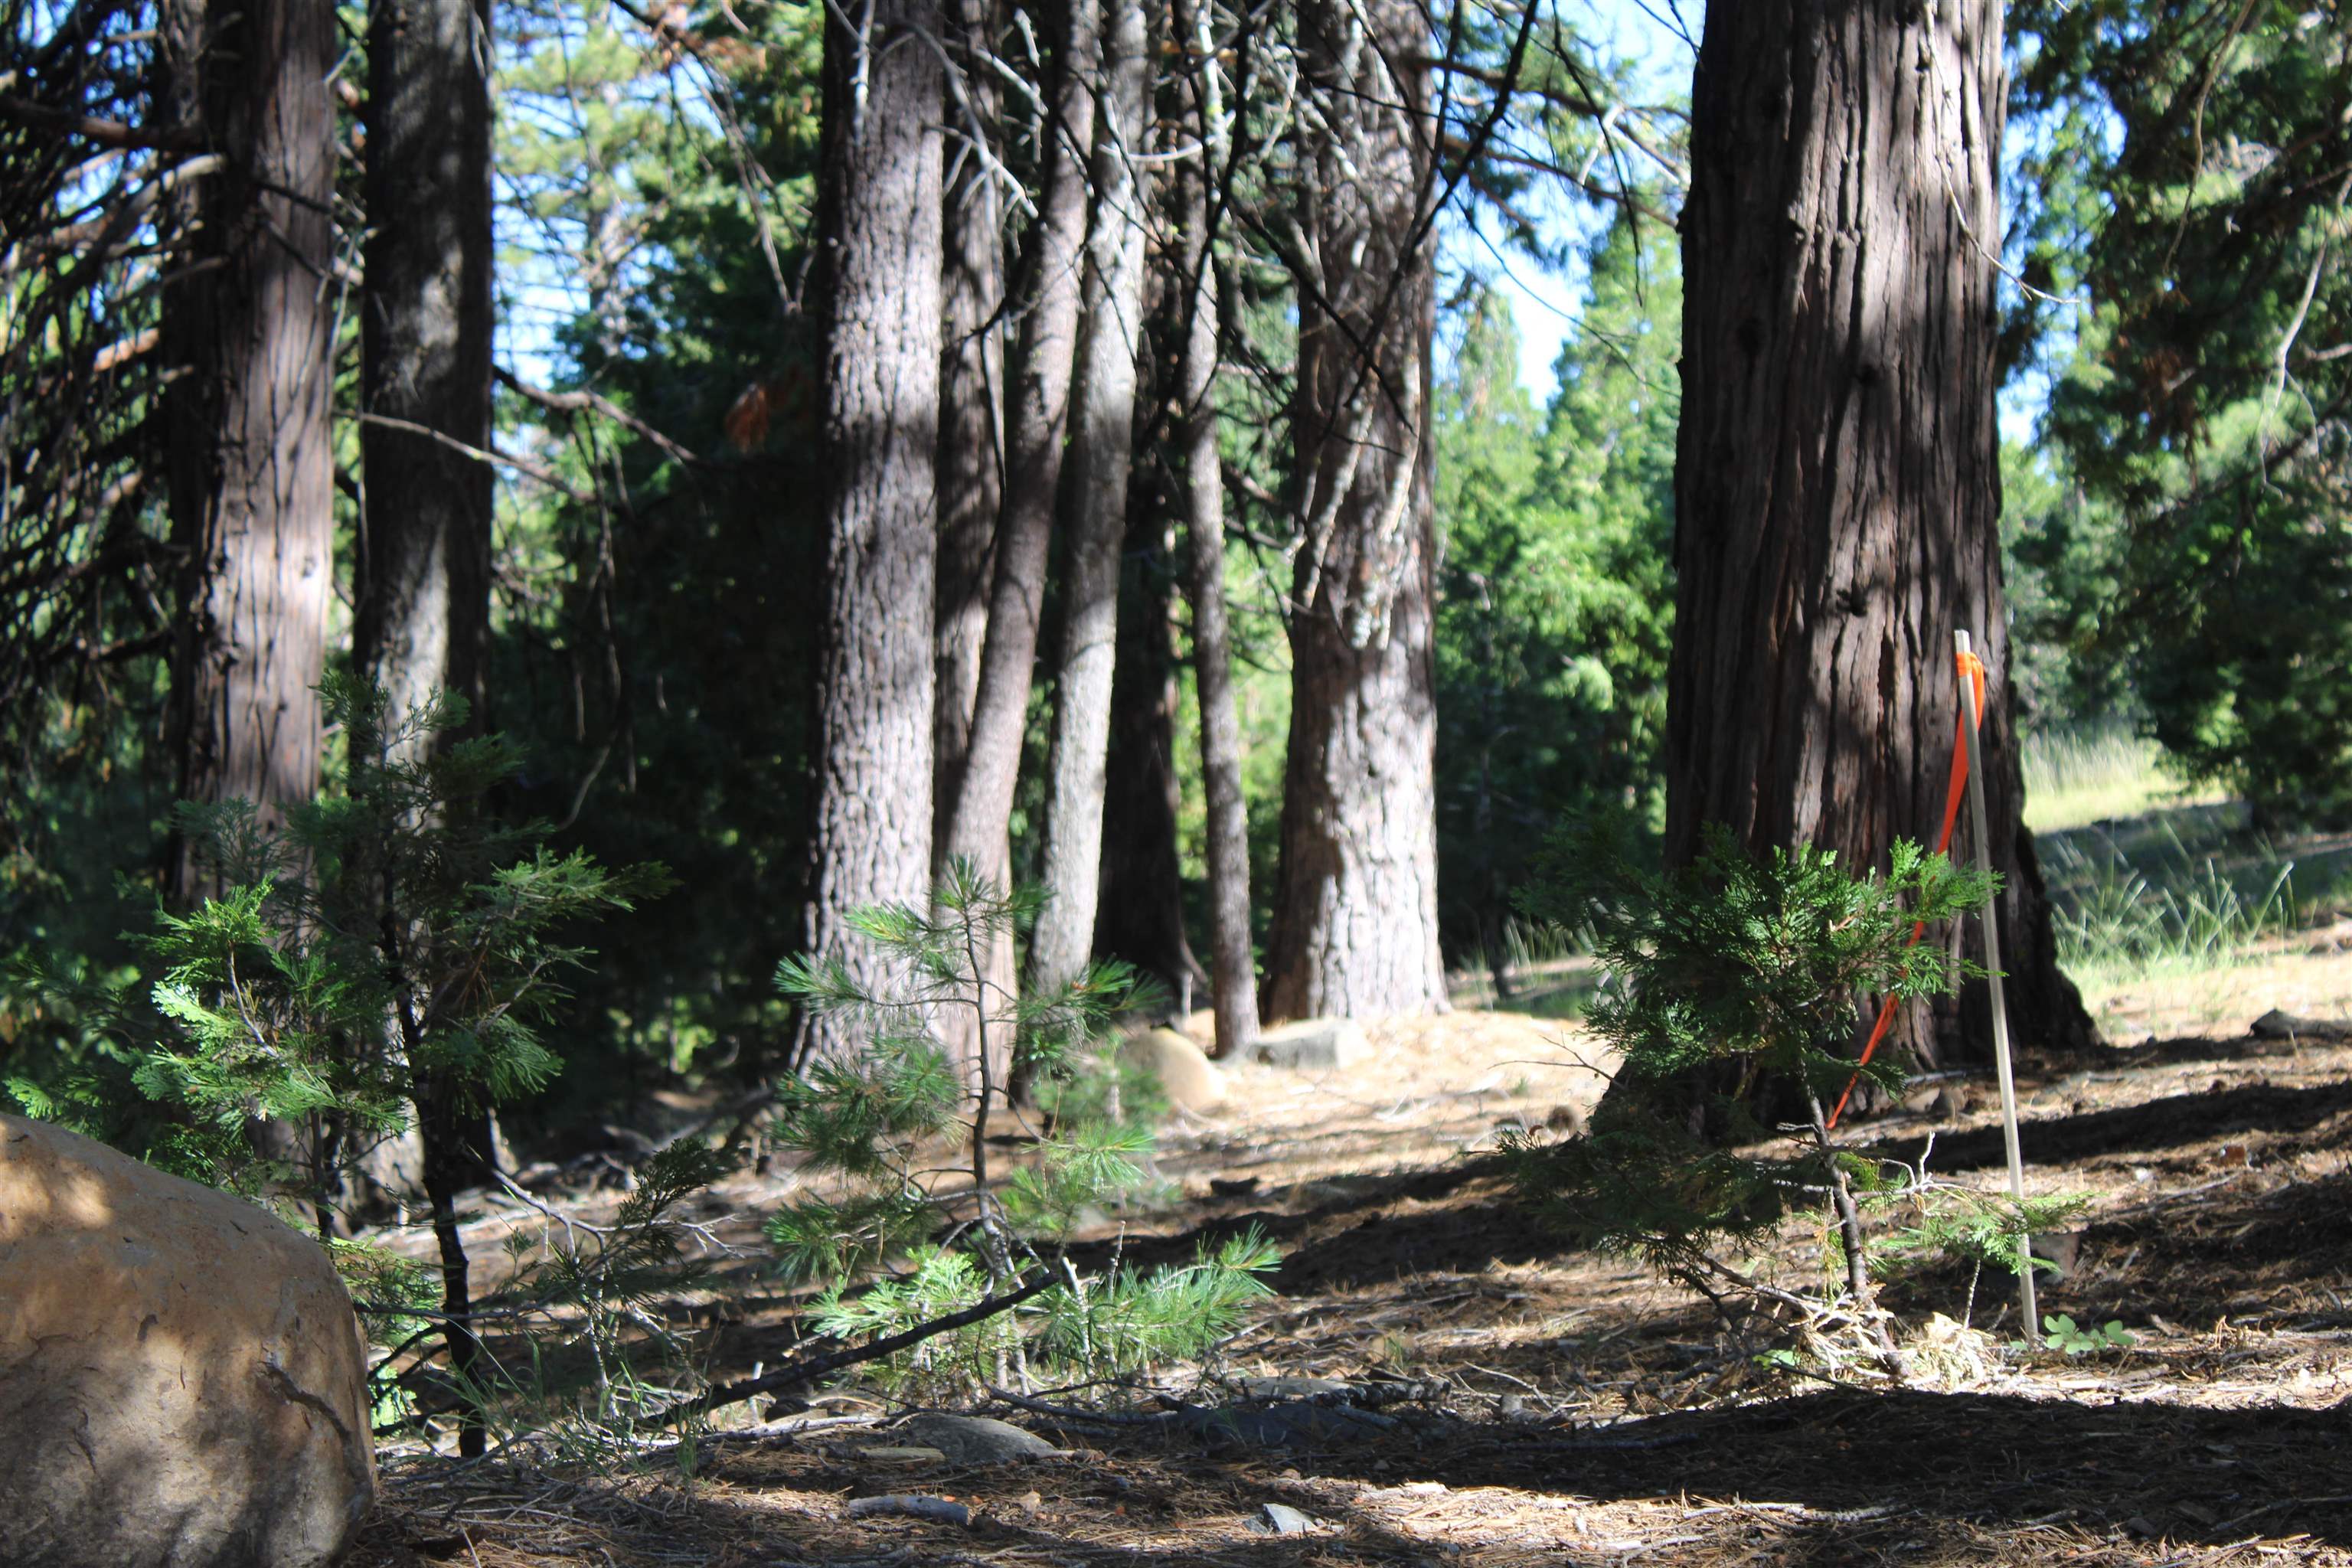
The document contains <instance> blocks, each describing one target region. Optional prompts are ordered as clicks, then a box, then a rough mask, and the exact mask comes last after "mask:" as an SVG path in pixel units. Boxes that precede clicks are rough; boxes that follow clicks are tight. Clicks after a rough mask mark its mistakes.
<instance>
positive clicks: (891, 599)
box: [797, 0, 942, 1063]
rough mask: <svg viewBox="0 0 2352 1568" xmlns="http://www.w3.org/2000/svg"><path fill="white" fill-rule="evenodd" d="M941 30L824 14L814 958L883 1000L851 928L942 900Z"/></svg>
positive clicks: (867, 8) (933, 21) (806, 1033)
mask: <svg viewBox="0 0 2352 1568" xmlns="http://www.w3.org/2000/svg"><path fill="white" fill-rule="evenodd" d="M941 25H942V17H941V14H940V5H939V4H938V3H937V0H869V3H868V4H866V5H857V4H854V3H853V4H850V5H843V6H839V7H835V6H827V7H826V25H825V30H824V153H823V161H822V170H821V174H820V181H821V184H820V192H819V198H818V202H819V208H818V244H819V258H818V266H819V268H820V269H821V270H820V274H819V280H820V288H821V294H820V298H821V299H822V300H824V310H825V317H824V320H825V323H826V327H825V423H824V447H825V464H826V472H827V475H828V477H829V479H830V482H831V486H832V489H831V494H830V496H829V497H828V501H827V510H828V518H827V529H826V547H825V609H824V616H825V622H824V654H823V656H822V658H821V660H820V663H819V677H818V679H819V681H820V689H819V693H818V698H817V737H816V751H815V757H816V767H817V790H816V811H815V830H814V834H813V835H812V836H811V853H812V865H811V869H810V876H809V884H808V885H809V889H810V896H809V907H808V914H807V921H806V932H805V943H804V945H805V949H806V951H808V952H812V953H814V954H817V955H820V956H822V957H825V958H838V959H840V960H841V961H842V962H843V963H845V965H846V967H847V968H848V970H849V972H850V973H851V974H852V975H853V976H855V977H856V979H858V980H859V981H860V982H861V983H863V984H866V985H869V986H872V987H875V988H877V989H882V988H887V986H888V985H889V984H890V983H891V975H890V974H889V973H888V971H887V968H886V966H885V963H884V960H883V958H882V956H881V955H880V954H879V952H877V950H876V949H875V948H874V947H873V945H872V944H871V943H870V942H868V941H867V940H866V939H865V938H864V937H862V936H860V935H859V934H858V933H857V932H856V931H855V930H854V929H853V928H852V927H851V926H850V924H849V917H850V914H851V912H852V911H853V910H856V909H858V908H859V907H860V906H863V905H868V904H875V903H881V902H885V901H891V902H902V903H911V904H915V905H917V906H920V905H922V904H923V903H924V902H926V901H927V900H928V899H929V895H930V873H931V724H932V696H933V693H934V691H935V689H936V681H935V671H934V664H933V659H934V657H935V649H934V648H933V646H932V637H931V616H932V594H933V590H934V574H935V571H936V567H937V562H938V545H939V540H938V533H937V523H938V510H937V506H936V504H935V501H936V489H935V481H934V474H933V464H934V462H935V461H936V459H937V456H938V447H939V425H940V134H939V114H940V91H941V89H942V83H941V79H940V59H939V56H938V55H937V54H936V53H934V52H933V46H934V45H935V44H936V42H937V40H938V39H939V38H940V36H941V32H940V29H941ZM863 1044H864V1041H863V1040H862V1039H861V1038H860V1037H859V1035H858V1032H857V1031H856V1029H855V1028H854V1027H851V1026H848V1025H847V1024H846V1023H845V1021H841V1020H835V1019H820V1018H814V1017H804V1018H803V1025H802V1033H801V1038H800V1042H799V1050H798V1053H797V1054H798V1058H799V1060H801V1061H802V1062H803V1063H804V1062H807V1061H809V1060H811V1059H813V1058H816V1057H819V1056H835V1055H842V1056H845V1055H851V1054H854V1053H856V1051H857V1050H859V1049H860V1048H861V1047H862V1046H863Z"/></svg>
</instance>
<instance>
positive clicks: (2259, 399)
mask: <svg viewBox="0 0 2352 1568" xmlns="http://www.w3.org/2000/svg"><path fill="white" fill-rule="evenodd" d="M2010 26H2011V37H2012V40H2013V44H2014V47H2015V51H2016V58H2017V68H2016V69H2015V70H2014V71H2013V73H2012V89H2011V91H2012V103H2011V126H2012V128H2013V131H2014V132H2015V134H2016V136H2017V138H2018V141H2019V143H2020V145H2021V151H2022V158H2021V168H2020V174H2021V178H2020V179H2019V180H2018V181H2017V182H2016V187H2017V188H2018V189H2020V190H2021V191H2022V192H2024V193H2027V195H2028V196H2029V201H2028V203H2027V205H2026V207H2025V210H2024V211H2023V212H2022V213H2021V222H2020V224H2019V226H2018V230H2017V233H2016V236H2015V237H2014V238H2013V240H2012V243H2011V250H2012V254H2013V255H2014V257H2015V258H2016V259H2017V262H2018V264H2019V272H2020V274H2021V276H2022V278H2023V279H2025V280H2026V281H2027V282H2028V283H2030V284H2032V285H2033V286H2034V288H2035V289H2038V290H2040V291H2041V292H2040V293H2024V292H2019V293H2018V294H2016V295H2015V296H2014V297H2013V300H2012V308H2011V321H2010V322H2009V325H2008V328H2007V329H2006V331H2005V333H2004V343H2005V353H2006V357H2007V359H2008V360H2009V362H2010V363H2011V364H2012V365H2019V366H2023V367H2027V368H2028V369H2029V370H2030V372H2031V373H2032V374H2034V375H2035V376H2037V377H2038V378H2040V379H2042V381H2043V382H2045V383H2046V384H2047V385H2048V387H2049V399H2048V405H2047V410H2046V413H2045V415H2044V416H2043V418H2042V426H2041V432H2040V435H2041V437H2042V445H2043V448H2044V450H2043V454H2042V458H2041V460H2040V461H2039V462H2038V463H2036V464H2035V465H2033V467H2034V468H2038V469H2039V470H2040V473H2041V477H2040V479H2039V480H2037V482H2036V483H2035V484H2034V485H2033V486H2032V488H2031V489H2029V491H2028V492H2027V493H2025V494H2023V495H2021V497H2020V498H2019V500H2021V501H2022V502H2023V505H2022V507H2021V509H2020V510H2019V515H2018V521H2017V522H2016V524H2015V525H2014V526H2012V527H2011V530H2010V533H2011V538H2012V540H2013V541H2014V545H2013V549H2014V552H2015V554H2016V555H2017V556H2018V557H2019V558H2020V559H2021V562H2022V563H2024V564H2025V565H2026V566H2027V568H2028V572H2027V577H2028V582H2027V584H2026V585H2027V586H2028V589H2029V592H2028V594H2027V595H2026V601H2027V602H2026V605H2025V610H2026V615H2025V616H2024V617H2023V618H2021V626H2020V631H2021V634H2023V636H2024V638H2025V640H2027V641H2029V642H2031V641H2048V642H2051V643H2053V644H2054V645H2055V646H2057V647H2061V648H2063V650H2064V651H2063V661H2061V662H2062V663H2063V672H2062V673H2063V679H2062V680H2061V681H2060V682H2059V683H2058V684H2060V685H2061V686H2063V687H2068V688H2071V689H2072V690H2071V691H2070V692H2067V693H2064V694H2062V697H2061V701H2060V703H2059V706H2060V707H2061V708H2062V709H2071V710H2073V711H2074V713H2076V714H2084V713H2092V714H2095V712H2096V711H2097V710H2095V708H2093V707H2092V704H2093V703H2094V702H2095V701H2096V700H2098V697H2099V694H2100V693H2101V692H2103V691H2105V692H2107V693H2114V692H2116V691H2118V690H2121V689H2125V688H2127V689H2128V690H2129V692H2130V694H2131V696H2132V698H2133V700H2134V701H2133V706H2134V707H2135V708H2136V709H2137V714H2138V716H2140V717H2142V718H2144V720H2145V722H2146V723H2147V727H2148V729H2149V731H2150V732H2151V733H2152V734H2153V735H2154V736H2155V737H2156V738H2157V739H2158V740H2159V741H2161V742H2163V743H2164V745H2165V747H2166V748H2167V750H2168V751H2169V752H2172V753H2173V754H2174V756H2176V757H2177V758H2179V760H2180V761H2181V763H2183V764H2184V765H2185V766H2186V767H2187V768H2188V769H2189V771H2190V773H2192V774H2193V775H2194V776H2196V777H2197V778H2199V779H2201V780H2210V781H2212V782H2214V783H2218V784H2224V785H2226V786H2228V787H2230V788H2231V789H2232V790H2235V791H2237V792H2239V793H2240V794H2242V795H2244V796H2245V798H2247V799H2248V800H2249V801H2250V802H2252V805H2253V806H2254V808H2255V811H2256V814H2257V816H2258V819H2259V820H2260V821H2262V822H2263V823H2264V824H2265V825H2266V826H2279V825H2284V824H2289V823H2294V822H2298V821H2303V820H2317V821H2321V822H2326V823H2336V822H2343V821H2347V820H2352V784H2347V779H2352V662H2347V660H2346V659H2345V658H2343V648H2344V635H2345V633H2344V617H2343V615H2342V612H2341V606H2342V605H2343V604H2344V603H2345V602H2346V600H2347V595H2352V521H2347V518H2352V466H2347V453H2352V425H2347V408H2352V356H2345V355H2342V354H2339V353H2335V352H2334V345H2337V344H2341V343H2342V342H2345V341H2346V340H2347V336H2352V268H2347V266H2346V265H2345V263H2344V257H2345V254H2346V248H2345V238H2346V236H2347V232H2352V229H2347V223H2348V222H2352V207H2347V186H2346V184H2344V180H2343V166H2344V163H2343V160H2344V138H2343V130H2342V121H2341V114H2342V108H2343V105H2344V103H2345V101H2346V95H2347V91H2352V45H2347V42H2346V40H2347V38H2352V16H2347V14H2346V11H2345V7H2344V5H2342V4H2341V3H2340V0H2324V3H2322V4H2319V5H2305V4H2303V3H2301V0H2297V3H2295V4H2292V5H2289V4H2284V3H2281V0H2260V3H2256V4H2249V5H2242V6H2232V7H2229V8H2226V9H2215V8H2212V7H2207V6H2197V5H2181V4H2177V3H2175V0H2092V3H2088V4H2076V3H2074V0H2032V3H2029V4H2022V5H2016V6H2012V7H2011V15H2010ZM2052 297H2059V298H2063V300H2067V301H2069V302H2070V303H2069V304H2068V305H2067V307H2066V308H2063V309H2062V308H2061V307H2060V306H2059V305H2057V304H2055V303H2053V298H2052ZM2017 468H2018V465H2015V464H2013V465H2012V472H2014V471H2016V469H2017Z"/></svg>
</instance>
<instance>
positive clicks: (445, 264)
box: [352, 0, 496, 727]
mask: <svg viewBox="0 0 2352 1568" xmlns="http://www.w3.org/2000/svg"><path fill="white" fill-rule="evenodd" d="M367 131H368V134H367V181H366V184H367V209H368V241H367V291H366V297H365V299H364V300H363V301H362V307H361V342H362V356H361V371H360V380H361V405H362V408H363V409H365V411H366V412H367V413H369V414H373V415H378V416H386V417H389V418H393V419H397V420H400V421H402V422H404V424H407V425H416V426H424V427H425V428H426V429H429V430H435V431H438V432H440V433H441V434H442V435H444V436H446V437H451V438H452V439H454V440H456V441H458V442H462V443H464V444H465V445H466V446H467V447H474V448H476V449H477V450H479V449H482V448H486V447H488V446H489V444H490V338H491V330H492V320H493V317H492V311H493V301H492V298H491V290H490V269H491V255H492V251H491V245H492V238H491V232H490V34H489V8H488V5H487V4H484V3H483V0H376V4H375V5H374V6H373V9H372V11H371V14H370V17H369V23H368V107H367ZM360 442H361V449H362V456H363V458H364V459H365V467H364V470H363V471H364V473H365V476H366V481H367V489H366V502H365V506H364V508H363V512H362V547H361V552H360V573H359V584H358V589H359V592H358V595H357V596H358V601H359V602H358V606H357V615H356V616H355V623H354V626H353V631H352V645H353V646H352V653H353V656H354V658H355V660H356V662H357V663H358V665H359V667H360V668H361V669H362V670H363V671H364V672H366V673H367V674H368V675H369V676H370V677H371V678H373V679H374V680H375V681H376V682H377V684H378V685H380V686H382V687H383V689H384V691H385V694H386V695H387V696H388V697H389V698H390V699H391V714H392V716H393V719H394V723H395V724H396V723H397V721H398V717H399V716H400V715H402V714H404V713H406V712H407V711H408V710H411V709H413V708H415V706H417V705H418V704H420V703H423V702H425V701H428V700H432V699H433V698H434V697H436V696H437V695H438V694H439V693H440V692H441V691H443V690H445V689H446V690H451V691H455V692H457V693H458V694H459V695H460V696H462V697H463V698H465V699H466V700H467V703H468V704H469V705H470V707H471V708H472V710H474V712H475V714H476V715H477V718H476V721H475V724H476V727H478V726H479V723H480V719H479V714H480V712H481V707H482V699H483V695H484V693H483V689H482V670H483V661H484V657H485V653H486V644H487V641H488V636H489V594H490V513H491V507H492V503H493V499H494V496H495V489H494V485H495V479H496V476H495V475H494V474H493V473H492V472H491V470H490V467H489V465H488V464H487V463H485V462H482V461H481V460H479V459H478V458H469V457H467V456H466V455H465V454H463V453H462V452H458V451H457V450H454V449H453V448H452V447H449V446H447V445H445V444H443V443H441V442H437V441H435V440H433V439H432V438H430V437H426V436H424V435H420V434H417V433H416V432H415V431H412V430H406V429H399V428H394V427H392V426H385V425H381V424H375V423H363V424H362V426H361V429H360Z"/></svg>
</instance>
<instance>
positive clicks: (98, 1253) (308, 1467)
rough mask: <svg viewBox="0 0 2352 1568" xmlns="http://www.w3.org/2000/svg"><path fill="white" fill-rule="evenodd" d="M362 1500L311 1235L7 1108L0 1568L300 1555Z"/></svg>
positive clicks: (296, 1567) (364, 1449)
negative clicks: (11, 1113) (3, 1567)
mask: <svg viewBox="0 0 2352 1568" xmlns="http://www.w3.org/2000/svg"><path fill="white" fill-rule="evenodd" d="M374 1496H375V1454H374V1448H373V1444H372V1442H371V1440H370V1437H369V1433H368V1398H367V1357H366V1351H365V1347H364V1346H363V1345H362V1342H361V1340H360V1334H359V1329H358V1325H357V1322H356V1321H355V1320H354V1318H353V1317H352V1303H351V1299H350V1298H349V1297H348V1296H346V1295H345V1294H344V1292H343V1287H342V1282H341V1280H340V1279H337V1278H336V1277H335V1271H334V1269H333V1268H332V1267H331V1265H330V1264H329V1262H328V1260H327V1256H326V1254H325V1253H324V1252H323V1251H321V1250H320V1247H319V1245H318V1243H316V1242H315V1241H312V1240H311V1239H310V1238H309V1237H304V1236H300V1235H298V1234H297V1233H295V1232H294V1231H292V1230H289V1229H288V1228H287V1227H286V1226H283V1225H281V1224H280V1223H278V1220H276V1219H274V1218H273V1217H271V1216H270V1215H268V1214H265V1213H263V1212H262V1211H261V1210H259V1209H257V1208H256V1207H254V1206H253V1205H251V1204H248V1203H246V1202H245V1201H243V1200H242V1199H239V1198H236V1197H233V1196H231V1195H230V1194H226V1193H221V1192H215V1191H214V1190H213V1189H212V1188H210V1187H202V1186H198V1185H196V1184H194V1183H193V1182H184V1181H182V1180H181V1179H180V1178H179V1177H177V1176H172V1175H166V1174H165V1173H163V1172H161V1171H158V1170H155V1169H154V1168H152V1166H148V1165H143V1164H141V1163H139V1162H138V1161H136V1160H133V1159H131V1158H130V1157H129V1156H128V1155H125V1154H121V1153H118V1152H115V1151H114V1150H112V1149H109V1148H107V1147H106V1146H105V1145H104V1144H102V1143H94V1142H90V1140H89V1139H87V1138H83V1137H80V1136H79V1135H77V1134H75V1133H71V1132H68V1131H63V1130H62V1129H59V1128H56V1127H52V1126H49V1125H47V1124H46V1123H43V1122H38V1121H24V1120H22V1119H21V1118H18V1117H14V1116H0V1563H5V1564H7V1565H8V1568H231V1565H234V1568H313V1565H316V1564H323V1563H329V1562H331V1561H332V1560H333V1559H334V1558H335V1557H336V1556H337V1555H338V1554H340V1553H341V1551H342V1550H343V1547H344V1546H345V1545H346V1544H347V1543H348V1542H350V1540H351V1536H352V1531H353V1530H354V1529H355V1528H356V1527H357V1526H358V1524H359V1521H360V1517H361V1516H362V1514H363V1513H365V1512H366V1511H367V1509H368V1506H369V1504H370V1503H371V1502H372V1501H373V1499H374Z"/></svg>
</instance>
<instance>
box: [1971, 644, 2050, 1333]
mask: <svg viewBox="0 0 2352 1568" xmlns="http://www.w3.org/2000/svg"><path fill="white" fill-rule="evenodd" d="M1952 641H1953V644H1954V646H1956V647H1958V649H1959V651H1960V652H1961V653H1963V654H1966V653H1967V652H1968V651H1969V634H1968V633H1966V632H1954V633H1953V634H1952ZM1989 679H1990V676H1988V680H1989ZM1960 701H1961V703H1962V704H1963V705H1965V706H1966V707H1967V709H1968V710H1969V721H1968V722H1967V723H1965V724H1963V725H1961V726H1960V743H1961V744H1962V745H1964V746H1966V747H1967V748H1968V752H1969V825H1970V826H1973V827H1974V828H1975V829H1976V841H1977V869H1978V870H1979V871H1983V872H1986V873H1988V874H1990V872H1991V870H1992V835H1991V833H1990V831H1989V830H1988V829H1987V827H1986V826H1985V804H1984V768H1983V765H1982V763H1983V748H1982V747H1981V746H1979V744H1978V741H1979V738H1980V737H1979V733H1978V730H1979V725H1981V724H1982V722H1983V721H1984V715H1983V714H1982V713H1981V712H1980V711H1979V710H1978V708H1977V683H1976V682H1975V681H1974V680H1971V679H1969V677H1968V675H1967V673H1966V671H1965V669H1963V671H1962V673H1961V675H1960ZM1999 905H2000V900H1998V899H1995V900H1992V901H1991V902H1990V903H1988V904H1986V905H1985V908H1984V947H1985V968H1986V969H1988V970H1990V972H1991V985H1992V1059H1993V1065H1994V1066H1995V1067H1996V1068H1998V1069H1999V1070H2000V1135H2001V1142H2002V1144H2003V1145H2004V1146H2005V1147H2006V1148H2007V1150H2008V1152H2009V1195H2010V1196H2011V1197H2012V1198H2014V1199H2015V1200H2017V1202H2018V1203H2019V1204H2020V1205H2023V1204H2024V1202H2025V1159H2024V1156H2023V1155H2021V1153H2019V1152H2018V1147H2017V1079H2016V1075H2015V1074H2014V1073H2012V1072H2011V1070H2010V1065H2009V1006H2008V1002H2007V999H2006V998H2005V997H2004V996H2003V995H2002V993H2001V986H2000V982H2001V974H2000V922H1999V921H1998V919H1997V913H1998V906H1999ZM2017 1294H2018V1301H2019V1304H2020V1305H2021V1307H2022V1308H2023V1309H2024V1311H2025V1342H2026V1343H2027V1344H2028V1345H2031V1346H2032V1347H2034V1348H2035V1349H2040V1348H2041V1344H2042V1315H2041V1311H2040V1309H2039V1308H2038V1307H2037V1306H2036V1305H2035V1302H2034V1299H2033V1242H2032V1237H2024V1236H2021V1237H2018V1240H2017Z"/></svg>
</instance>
